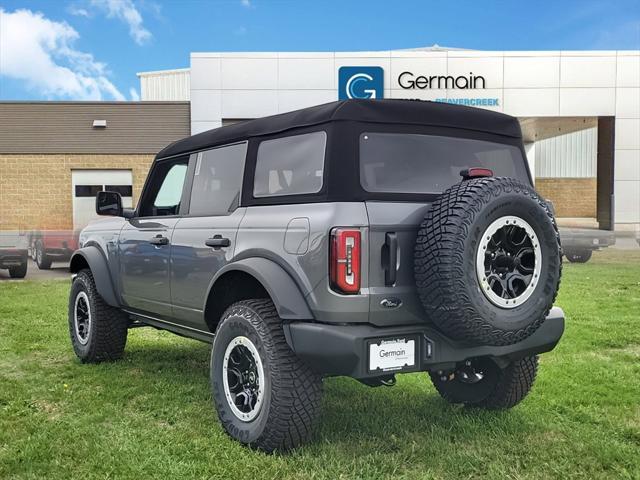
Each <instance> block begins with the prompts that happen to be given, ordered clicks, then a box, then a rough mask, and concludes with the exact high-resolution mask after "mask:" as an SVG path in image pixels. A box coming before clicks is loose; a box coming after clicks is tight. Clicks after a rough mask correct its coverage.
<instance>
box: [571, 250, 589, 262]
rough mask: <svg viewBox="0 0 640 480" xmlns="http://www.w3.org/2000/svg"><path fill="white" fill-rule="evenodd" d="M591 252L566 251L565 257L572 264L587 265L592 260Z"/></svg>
mask: <svg viewBox="0 0 640 480" xmlns="http://www.w3.org/2000/svg"><path fill="white" fill-rule="evenodd" d="M592 253H593V252H592V251H591V250H565V252H564V256H565V257H567V260H569V261H570V262H571V263H587V262H588V261H589V260H591V254H592Z"/></svg>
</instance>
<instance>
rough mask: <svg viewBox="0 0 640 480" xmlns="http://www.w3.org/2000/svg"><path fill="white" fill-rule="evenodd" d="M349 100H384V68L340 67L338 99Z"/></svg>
mask: <svg viewBox="0 0 640 480" xmlns="http://www.w3.org/2000/svg"><path fill="white" fill-rule="evenodd" d="M349 98H362V99H368V98H372V99H375V98H384V71H383V70H382V67H340V70H338V99H340V100H347V99H349Z"/></svg>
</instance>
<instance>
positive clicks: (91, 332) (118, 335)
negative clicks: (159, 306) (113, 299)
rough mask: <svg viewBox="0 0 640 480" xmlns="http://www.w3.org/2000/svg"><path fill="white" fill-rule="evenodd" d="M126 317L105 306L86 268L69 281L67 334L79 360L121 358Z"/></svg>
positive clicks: (90, 361) (93, 360)
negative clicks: (70, 282)
mask: <svg viewBox="0 0 640 480" xmlns="http://www.w3.org/2000/svg"><path fill="white" fill-rule="evenodd" d="M128 326H129V319H128V317H127V315H126V314H125V313H124V312H123V311H122V310H120V309H118V308H114V307H111V306H110V305H108V304H107V303H106V302H105V301H104V300H103V299H102V297H101V296H100V294H99V293H98V290H97V289H96V285H95V282H94V280H93V275H92V274H91V271H90V270H81V271H80V272H79V273H78V275H77V276H76V277H75V278H74V280H73V283H72V284H71V293H70V295H69V335H70V336H71V344H72V345H73V351H74V352H75V354H76V355H77V357H78V358H79V359H80V361H82V363H99V362H103V361H110V360H117V359H119V358H121V357H122V354H123V353H124V347H125V344H126V343H127V333H128Z"/></svg>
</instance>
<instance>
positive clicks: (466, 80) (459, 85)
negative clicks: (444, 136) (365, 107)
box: [338, 66, 499, 107]
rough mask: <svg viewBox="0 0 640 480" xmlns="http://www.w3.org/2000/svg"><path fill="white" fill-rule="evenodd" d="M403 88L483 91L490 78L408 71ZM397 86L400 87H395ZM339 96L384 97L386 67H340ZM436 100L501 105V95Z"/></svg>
mask: <svg viewBox="0 0 640 480" xmlns="http://www.w3.org/2000/svg"><path fill="white" fill-rule="evenodd" d="M397 85H398V86H399V87H400V88H401V89H402V90H431V89H433V90H454V91H455V90H483V89H486V88H487V81H486V79H485V78H484V77H483V76H482V75H475V74H474V73H473V72H469V74H468V75H458V76H454V75H420V74H415V73H413V72H411V71H404V72H402V73H401V74H400V75H398V78H397ZM392 88H397V87H392ZM338 98H339V99H340V100H346V99H349V98H360V99H376V98H384V71H383V69H382V67H366V66H347V67H340V69H339V70H338ZM433 100H434V101H436V102H441V103H452V104H456V105H468V106H472V107H497V106H499V99H498V98H485V97H479V98H469V97H467V96H464V97H458V98H456V97H455V96H449V95H447V97H442V98H435V99H433Z"/></svg>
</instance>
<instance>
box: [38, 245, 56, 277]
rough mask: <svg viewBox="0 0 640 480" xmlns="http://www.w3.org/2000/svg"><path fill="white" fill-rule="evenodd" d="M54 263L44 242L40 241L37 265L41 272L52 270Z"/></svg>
mask: <svg viewBox="0 0 640 480" xmlns="http://www.w3.org/2000/svg"><path fill="white" fill-rule="evenodd" d="M52 262H53V261H52V260H51V257H49V255H47V252H46V251H45V250H44V245H43V244H42V241H40V240H38V241H37V242H36V265H37V266H38V268H39V269H40V270H50V269H51V263H52Z"/></svg>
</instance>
